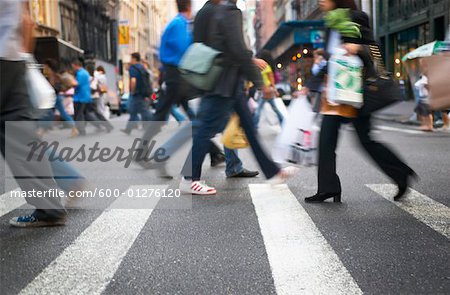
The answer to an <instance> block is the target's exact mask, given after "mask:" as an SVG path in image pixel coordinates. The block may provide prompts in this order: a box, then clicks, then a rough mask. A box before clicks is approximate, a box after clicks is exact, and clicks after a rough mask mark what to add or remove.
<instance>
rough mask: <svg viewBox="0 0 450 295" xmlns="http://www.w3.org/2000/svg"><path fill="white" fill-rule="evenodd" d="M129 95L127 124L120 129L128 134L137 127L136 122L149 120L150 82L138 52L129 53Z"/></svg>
mask: <svg viewBox="0 0 450 295" xmlns="http://www.w3.org/2000/svg"><path fill="white" fill-rule="evenodd" d="M128 71H129V73H130V96H129V99H128V113H129V114H130V118H129V119H128V122H127V126H126V127H125V129H122V130H121V131H122V132H123V133H125V134H128V135H130V134H131V131H132V130H133V129H135V128H137V122H138V121H139V120H140V119H139V115H140V116H141V120H142V121H143V122H146V121H150V119H151V113H150V110H149V100H150V94H151V92H152V89H151V84H150V76H149V74H148V71H147V69H146V68H145V67H144V66H143V65H142V63H141V55H140V54H139V52H134V53H132V54H131V61H130V67H129V68H128Z"/></svg>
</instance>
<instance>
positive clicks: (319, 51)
mask: <svg viewBox="0 0 450 295" xmlns="http://www.w3.org/2000/svg"><path fill="white" fill-rule="evenodd" d="M314 54H317V55H320V56H323V57H325V50H323V48H319V49H316V50H314Z"/></svg>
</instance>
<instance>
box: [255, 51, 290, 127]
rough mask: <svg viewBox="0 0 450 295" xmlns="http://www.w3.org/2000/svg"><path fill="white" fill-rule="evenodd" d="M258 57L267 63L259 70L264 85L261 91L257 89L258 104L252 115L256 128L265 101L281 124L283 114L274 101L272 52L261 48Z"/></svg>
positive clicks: (275, 94)
mask: <svg viewBox="0 0 450 295" xmlns="http://www.w3.org/2000/svg"><path fill="white" fill-rule="evenodd" d="M258 58H260V59H262V60H264V61H265V62H266V63H267V66H266V67H265V68H264V69H263V70H262V71H261V75H262V78H263V82H264V86H263V89H262V91H259V99H258V106H257V107H256V110H255V114H254V115H253V120H254V124H255V127H256V128H258V124H259V118H260V116H261V112H262V110H263V108H264V105H265V103H266V102H267V103H268V104H270V106H271V107H272V110H273V111H274V112H275V114H276V115H277V118H278V121H279V122H280V125H281V124H282V123H283V115H282V114H281V112H280V110H279V109H278V107H277V105H276V103H275V97H277V96H278V95H279V94H278V92H277V89H276V87H275V76H274V74H273V69H274V68H275V67H274V64H275V62H274V60H273V57H272V54H271V53H270V51H268V50H262V51H261V53H260V54H259V56H258Z"/></svg>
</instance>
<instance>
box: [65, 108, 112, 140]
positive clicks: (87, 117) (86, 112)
mask: <svg viewBox="0 0 450 295" xmlns="http://www.w3.org/2000/svg"><path fill="white" fill-rule="evenodd" d="M73 105H74V111H75V115H74V118H75V121H76V126H77V129H78V131H79V132H80V134H82V135H84V134H86V121H89V122H90V123H92V125H94V126H95V127H97V128H101V127H102V126H103V127H105V128H106V129H107V130H111V129H112V128H113V127H112V124H111V123H110V122H109V121H108V120H107V119H106V118H105V117H104V116H103V115H102V114H101V113H100V112H99V111H98V110H97V106H96V105H95V103H81V102H75V103H74V104H73Z"/></svg>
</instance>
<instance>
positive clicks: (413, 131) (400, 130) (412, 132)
mask: <svg viewBox="0 0 450 295" xmlns="http://www.w3.org/2000/svg"><path fill="white" fill-rule="evenodd" d="M377 129H378V130H385V131H395V132H402V133H407V134H425V132H423V131H419V130H411V129H406V128H405V129H401V128H395V127H389V126H384V125H377V126H376V127H375V128H374V130H377Z"/></svg>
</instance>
